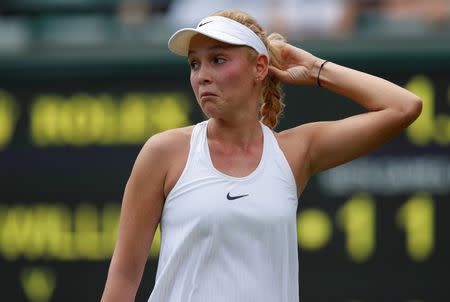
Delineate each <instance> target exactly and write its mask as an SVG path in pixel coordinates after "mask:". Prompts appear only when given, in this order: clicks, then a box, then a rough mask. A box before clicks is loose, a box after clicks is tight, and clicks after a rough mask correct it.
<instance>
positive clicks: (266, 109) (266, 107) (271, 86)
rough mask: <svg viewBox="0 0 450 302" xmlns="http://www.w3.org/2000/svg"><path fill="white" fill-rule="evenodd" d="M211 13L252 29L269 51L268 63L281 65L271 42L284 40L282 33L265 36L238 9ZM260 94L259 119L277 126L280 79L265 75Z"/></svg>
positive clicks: (280, 102) (251, 19)
mask: <svg viewBox="0 0 450 302" xmlns="http://www.w3.org/2000/svg"><path fill="white" fill-rule="evenodd" d="M213 15H214V16H222V17H226V18H229V19H232V20H235V21H237V22H239V23H241V24H243V25H245V26H247V27H248V28H250V29H251V30H252V31H254V32H255V34H257V35H258V37H259V38H260V39H261V41H262V42H263V43H264V45H265V46H266V47H267V50H268V51H269V56H270V64H271V65H273V66H274V67H277V68H280V67H281V64H280V51H279V49H278V48H277V47H275V46H274V45H273V43H272V42H274V41H286V39H285V38H284V37H283V36H282V35H280V34H278V33H272V34H270V35H269V36H266V32H265V31H264V30H263V28H262V27H261V25H259V24H258V22H257V21H256V20H255V19H254V18H253V17H252V16H250V15H249V14H247V13H245V12H242V11H239V10H222V11H218V12H216V13H214V14H213ZM261 96H262V99H261V108H260V115H261V121H262V122H263V123H264V124H265V125H266V126H268V127H270V128H271V129H273V128H275V127H276V126H277V124H278V119H279V116H280V114H281V112H282V111H283V108H284V103H283V95H282V91H281V85H280V81H279V80H278V79H277V78H276V77H274V76H272V75H270V74H269V75H267V77H266V78H265V79H264V83H263V89H262V95H261Z"/></svg>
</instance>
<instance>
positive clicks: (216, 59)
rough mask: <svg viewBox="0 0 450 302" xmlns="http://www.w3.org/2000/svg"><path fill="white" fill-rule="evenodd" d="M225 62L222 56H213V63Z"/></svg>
mask: <svg viewBox="0 0 450 302" xmlns="http://www.w3.org/2000/svg"><path fill="white" fill-rule="evenodd" d="M225 62H226V60H225V59H224V58H222V57H215V58H214V63H216V64H223V63H225Z"/></svg>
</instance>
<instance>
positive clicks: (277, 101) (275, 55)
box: [260, 33, 286, 129]
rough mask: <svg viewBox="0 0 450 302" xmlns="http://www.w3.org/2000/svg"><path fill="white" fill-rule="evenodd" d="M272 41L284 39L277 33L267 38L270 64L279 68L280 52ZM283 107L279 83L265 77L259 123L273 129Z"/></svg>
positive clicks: (272, 78) (271, 76) (273, 77)
mask: <svg viewBox="0 0 450 302" xmlns="http://www.w3.org/2000/svg"><path fill="white" fill-rule="evenodd" d="M274 41H282V42H284V41H286V39H285V38H284V37H283V36H282V35H280V34H277V33H272V34H270V35H269V36H268V37H267V44H268V45H267V46H268V50H269V54H270V64H271V65H273V66H274V67H277V68H281V64H280V50H279V49H278V48H277V47H275V46H274V44H273V43H272V42H274ZM284 106H285V105H284V103H283V94H282V91H281V84H280V81H279V80H278V79H277V78H276V77H275V76H273V75H270V74H269V75H267V77H266V79H265V82H264V86H263V91H262V104H261V109H260V112H261V121H262V122H263V123H264V124H265V125H266V126H268V127H269V128H271V129H273V128H275V127H276V126H277V125H278V120H279V116H280V115H281V113H282V112H283V109H284Z"/></svg>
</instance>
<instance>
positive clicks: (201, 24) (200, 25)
mask: <svg viewBox="0 0 450 302" xmlns="http://www.w3.org/2000/svg"><path fill="white" fill-rule="evenodd" d="M212 21H214V20H211V21H206V22H203V23H200V24H199V25H198V27H202V26H203V25H205V24H208V23H211V22H212Z"/></svg>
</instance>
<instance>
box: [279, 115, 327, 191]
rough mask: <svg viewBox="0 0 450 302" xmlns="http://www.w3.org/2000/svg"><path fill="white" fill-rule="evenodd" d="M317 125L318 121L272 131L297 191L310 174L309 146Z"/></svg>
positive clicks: (304, 183)
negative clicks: (294, 181)
mask: <svg viewBox="0 0 450 302" xmlns="http://www.w3.org/2000/svg"><path fill="white" fill-rule="evenodd" d="M318 127H319V124H318V123H307V124H303V125H300V126H297V127H294V128H289V129H286V130H283V131H281V132H278V133H274V134H275V137H276V139H277V141H278V144H279V146H280V148H281V150H282V151H283V153H284V155H285V157H286V159H287V161H288V163H289V165H290V167H291V170H292V172H293V174H294V175H295V178H296V181H297V187H298V189H299V192H300V191H301V190H303V188H304V186H305V185H306V183H307V182H308V180H309V178H310V176H311V167H310V159H309V148H310V146H311V141H312V139H313V137H314V133H315V132H316V131H317V128H318Z"/></svg>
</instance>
